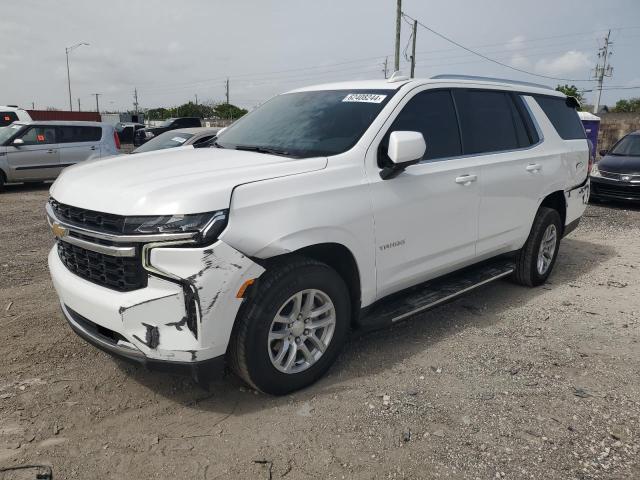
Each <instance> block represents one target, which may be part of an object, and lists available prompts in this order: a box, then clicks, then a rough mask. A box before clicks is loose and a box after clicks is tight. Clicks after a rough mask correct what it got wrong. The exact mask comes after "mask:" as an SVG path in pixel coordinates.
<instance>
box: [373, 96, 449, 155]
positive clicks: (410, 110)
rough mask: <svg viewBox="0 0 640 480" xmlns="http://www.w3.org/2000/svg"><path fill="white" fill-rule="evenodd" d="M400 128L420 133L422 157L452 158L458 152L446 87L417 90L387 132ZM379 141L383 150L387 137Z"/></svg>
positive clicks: (386, 143)
mask: <svg viewBox="0 0 640 480" xmlns="http://www.w3.org/2000/svg"><path fill="white" fill-rule="evenodd" d="M402 130H406V131H411V132H421V133H422V135H423V136H424V140H425V142H426V144H427V150H426V152H425V155H424V157H423V160H435V159H438V158H446V157H455V156H459V155H460V154H461V153H462V145H461V143H460V131H459V129H458V121H457V119H456V111H455V107H454V106H453V99H452V98H451V92H449V91H448V90H436V91H425V92H421V93H418V94H417V95H416V96H414V97H413V98H412V99H411V100H409V102H408V103H407V104H406V105H405V107H404V108H403V109H402V111H401V112H400V114H399V115H398V116H397V117H396V119H395V120H394V122H393V125H391V128H390V129H389V133H388V134H387V135H389V134H390V133H391V132H393V131H402ZM382 143H383V145H384V146H383V149H384V151H386V145H388V136H387V138H385V141H383V142H382Z"/></svg>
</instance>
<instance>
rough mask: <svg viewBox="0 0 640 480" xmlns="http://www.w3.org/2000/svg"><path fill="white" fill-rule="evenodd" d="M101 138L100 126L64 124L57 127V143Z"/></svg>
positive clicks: (95, 140)
mask: <svg viewBox="0 0 640 480" xmlns="http://www.w3.org/2000/svg"><path fill="white" fill-rule="evenodd" d="M101 138H102V128H100V127H81V126H71V125H70V126H64V127H58V143H75V142H98V141H100V139H101Z"/></svg>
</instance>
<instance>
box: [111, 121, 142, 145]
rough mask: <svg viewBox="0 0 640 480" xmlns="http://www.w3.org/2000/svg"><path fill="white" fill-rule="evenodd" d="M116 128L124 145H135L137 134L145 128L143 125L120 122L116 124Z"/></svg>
mask: <svg viewBox="0 0 640 480" xmlns="http://www.w3.org/2000/svg"><path fill="white" fill-rule="evenodd" d="M115 128H116V132H118V137H119V138H120V141H121V142H122V143H133V139H134V137H135V133H136V132H137V131H138V130H140V129H142V128H145V127H144V125H143V124H141V123H135V122H119V123H117V124H116V126H115Z"/></svg>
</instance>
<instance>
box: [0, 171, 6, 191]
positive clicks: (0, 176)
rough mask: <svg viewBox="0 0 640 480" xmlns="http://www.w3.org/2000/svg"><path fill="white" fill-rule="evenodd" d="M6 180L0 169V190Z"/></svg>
mask: <svg viewBox="0 0 640 480" xmlns="http://www.w3.org/2000/svg"><path fill="white" fill-rule="evenodd" d="M6 181H7V177H5V176H4V172H3V171H2V170H0V192H4V184H5V183H6Z"/></svg>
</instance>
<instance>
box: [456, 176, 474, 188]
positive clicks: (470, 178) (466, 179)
mask: <svg viewBox="0 0 640 480" xmlns="http://www.w3.org/2000/svg"><path fill="white" fill-rule="evenodd" d="M477 179H478V176H477V175H462V176H460V177H456V183H459V184H461V185H464V186H467V185H471V182H475V181H476V180H477Z"/></svg>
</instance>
